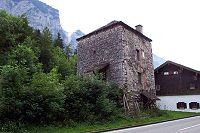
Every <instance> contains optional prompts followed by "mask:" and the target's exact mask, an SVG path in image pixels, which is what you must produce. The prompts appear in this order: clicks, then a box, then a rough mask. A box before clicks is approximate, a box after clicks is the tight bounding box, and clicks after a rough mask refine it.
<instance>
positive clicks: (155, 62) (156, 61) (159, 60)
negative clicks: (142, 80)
mask: <svg viewBox="0 0 200 133" xmlns="http://www.w3.org/2000/svg"><path fill="white" fill-rule="evenodd" d="M164 62H166V60H164V59H163V58H160V57H159V56H157V55H155V54H153V66H154V69H156V68H157V67H158V66H160V65H161V64H163V63H164Z"/></svg>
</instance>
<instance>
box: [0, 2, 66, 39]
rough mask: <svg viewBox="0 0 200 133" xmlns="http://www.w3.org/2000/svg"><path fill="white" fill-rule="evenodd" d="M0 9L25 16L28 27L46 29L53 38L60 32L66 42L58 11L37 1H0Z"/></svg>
mask: <svg viewBox="0 0 200 133" xmlns="http://www.w3.org/2000/svg"><path fill="white" fill-rule="evenodd" d="M0 9H3V10H5V11H7V12H8V13H10V14H12V15H14V16H19V15H23V14H24V15H26V16H27V18H28V21H29V25H30V26H31V27H33V28H35V29H39V30H41V31H42V30H43V29H44V28H45V27H48V28H49V30H50V31H51V33H52V35H53V37H56V36H57V33H58V32H60V34H61V36H62V38H63V40H64V41H65V42H68V39H67V36H66V34H65V32H64V30H63V29H62V27H61V24H60V18H59V11H58V10H57V9H54V8H52V7H51V6H48V5H46V4H45V3H43V2H41V1H39V0H0Z"/></svg>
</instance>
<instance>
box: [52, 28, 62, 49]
mask: <svg viewBox="0 0 200 133" xmlns="http://www.w3.org/2000/svg"><path fill="white" fill-rule="evenodd" d="M54 46H55V47H60V48H61V49H64V45H63V40H62V38H61V34H60V33H59V32H58V35H57V38H56V39H55V41H54Z"/></svg>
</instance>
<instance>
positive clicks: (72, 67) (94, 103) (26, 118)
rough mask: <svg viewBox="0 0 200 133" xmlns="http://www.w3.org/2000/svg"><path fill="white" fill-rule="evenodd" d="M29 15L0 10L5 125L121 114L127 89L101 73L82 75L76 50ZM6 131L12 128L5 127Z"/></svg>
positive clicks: (0, 97)
mask: <svg viewBox="0 0 200 133" xmlns="http://www.w3.org/2000/svg"><path fill="white" fill-rule="evenodd" d="M63 46H64V44H63V41H62V39H61V37H60V34H59V33H58V36H57V37H56V38H55V39H53V38H52V35H51V33H50V31H49V30H48V28H45V29H44V30H43V31H39V30H35V29H33V28H31V27H29V26H28V21H27V19H26V17H25V16H19V17H14V16H11V15H9V14H7V13H6V12H5V11H0V118H1V119H0V123H1V124H0V126H1V127H3V126H5V125H8V124H9V123H11V124H14V125H16V126H19V125H23V124H36V125H39V124H52V123H54V124H55V123H62V124H63V123H64V124H69V125H70V124H71V123H73V122H96V121H109V120H112V119H115V118H116V117H118V116H119V114H120V113H121V112H122V110H121V108H122V107H121V100H120V99H121V95H122V93H121V91H120V89H119V88H118V87H117V86H116V85H115V84H114V83H108V82H105V81H103V80H101V76H87V77H83V76H77V75H76V62H77V57H76V53H73V52H72V50H71V49H70V45H67V46H66V47H63ZM1 130H3V131H4V130H7V129H6V128H1Z"/></svg>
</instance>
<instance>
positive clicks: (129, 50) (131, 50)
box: [77, 21, 156, 115]
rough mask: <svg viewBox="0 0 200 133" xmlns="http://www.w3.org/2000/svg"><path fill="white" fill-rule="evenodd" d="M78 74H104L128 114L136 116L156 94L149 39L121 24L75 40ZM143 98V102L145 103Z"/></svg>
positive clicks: (140, 30) (116, 22) (139, 28)
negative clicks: (118, 90)
mask: <svg viewBox="0 0 200 133" xmlns="http://www.w3.org/2000/svg"><path fill="white" fill-rule="evenodd" d="M77 41H78V49H77V54H78V64H77V69H78V74H79V75H85V74H92V73H94V72H99V73H103V76H104V79H105V80H107V81H113V82H115V83H117V84H118V85H119V87H120V88H121V89H123V104H124V108H125V111H126V112H127V113H128V114H133V115H135V114H137V113H138V112H139V111H140V109H141V108H144V107H145V105H147V104H148V103H152V102H149V100H154V97H155V95H156V91H155V83H154V69H153V59H152V47H151V41H152V40H151V39H150V38H148V37H146V36H145V35H143V33H142V26H141V25H138V26H136V29H133V28H132V27H130V26H128V25H127V24H125V23H123V22H122V21H112V22H111V23H109V24H107V25H105V26H103V27H101V28H99V29H97V30H95V31H93V32H91V33H89V34H87V35H85V36H83V37H81V38H78V39H77ZM142 94H143V95H142ZM145 98H146V100H145Z"/></svg>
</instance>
